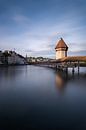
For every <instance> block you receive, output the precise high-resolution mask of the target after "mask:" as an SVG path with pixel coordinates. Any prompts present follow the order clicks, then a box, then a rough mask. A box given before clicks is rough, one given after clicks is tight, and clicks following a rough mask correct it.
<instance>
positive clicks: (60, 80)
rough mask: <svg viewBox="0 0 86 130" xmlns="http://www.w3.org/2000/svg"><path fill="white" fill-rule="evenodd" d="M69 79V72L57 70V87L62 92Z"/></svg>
mask: <svg viewBox="0 0 86 130" xmlns="http://www.w3.org/2000/svg"><path fill="white" fill-rule="evenodd" d="M67 80H68V72H63V71H57V72H56V77H55V82H56V88H57V89H58V90H59V91H60V92H63V91H64V89H65V87H66V85H67Z"/></svg>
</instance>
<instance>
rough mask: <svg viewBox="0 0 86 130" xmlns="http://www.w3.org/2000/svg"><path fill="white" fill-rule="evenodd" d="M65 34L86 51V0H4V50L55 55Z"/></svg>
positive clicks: (0, 29) (0, 26)
mask: <svg viewBox="0 0 86 130" xmlns="http://www.w3.org/2000/svg"><path fill="white" fill-rule="evenodd" d="M61 37H62V38H63V39H64V41H65V42H66V44H67V45H68V47H69V50H68V55H86V0H0V50H3V51H4V50H15V51H16V52H17V53H19V54H22V55H23V56H25V55H26V54H27V56H35V57H38V56H43V57H50V58H54V57H55V46H56V43H57V42H58V41H59V39H60V38H61Z"/></svg>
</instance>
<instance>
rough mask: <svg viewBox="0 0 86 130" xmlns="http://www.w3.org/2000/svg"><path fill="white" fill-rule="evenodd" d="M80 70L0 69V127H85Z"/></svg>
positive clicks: (85, 91)
mask: <svg viewBox="0 0 86 130" xmlns="http://www.w3.org/2000/svg"><path fill="white" fill-rule="evenodd" d="M80 71H81V74H80V75H78V74H77V73H76V74H75V76H74V75H72V73H71V70H70V72H69V73H68V74H66V73H61V72H56V71H55V70H53V69H50V68H43V67H36V66H16V67H8V68H5V67H3V68H0V130H4V129H6V130H7V128H9V129H11V130H13V129H15V130H26V129H33V128H34V129H36V128H38V129H40V130H42V129H43V130H48V129H50V128H51V129H52V130H56V129H57V128H59V130H60V129H62V128H63V129H67V128H71V129H73V130H74V129H78V130H79V129H81V130H83V129H85V130H86V69H85V68H84V69H81V70H80ZM76 72H77V70H76Z"/></svg>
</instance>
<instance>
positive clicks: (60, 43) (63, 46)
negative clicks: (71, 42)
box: [55, 38, 68, 49]
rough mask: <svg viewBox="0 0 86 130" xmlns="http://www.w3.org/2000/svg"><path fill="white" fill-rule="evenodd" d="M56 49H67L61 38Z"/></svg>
mask: <svg viewBox="0 0 86 130" xmlns="http://www.w3.org/2000/svg"><path fill="white" fill-rule="evenodd" d="M58 48H66V49H68V46H67V45H66V43H65V42H64V40H63V38H61V39H60V40H59V42H58V43H57V45H56V47H55V49H58Z"/></svg>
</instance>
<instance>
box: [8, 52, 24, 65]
mask: <svg viewBox="0 0 86 130" xmlns="http://www.w3.org/2000/svg"><path fill="white" fill-rule="evenodd" d="M9 54H10V55H9V56H8V64H26V60H25V58H24V57H23V56H21V55H19V54H17V53H16V52H15V51H9Z"/></svg>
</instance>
